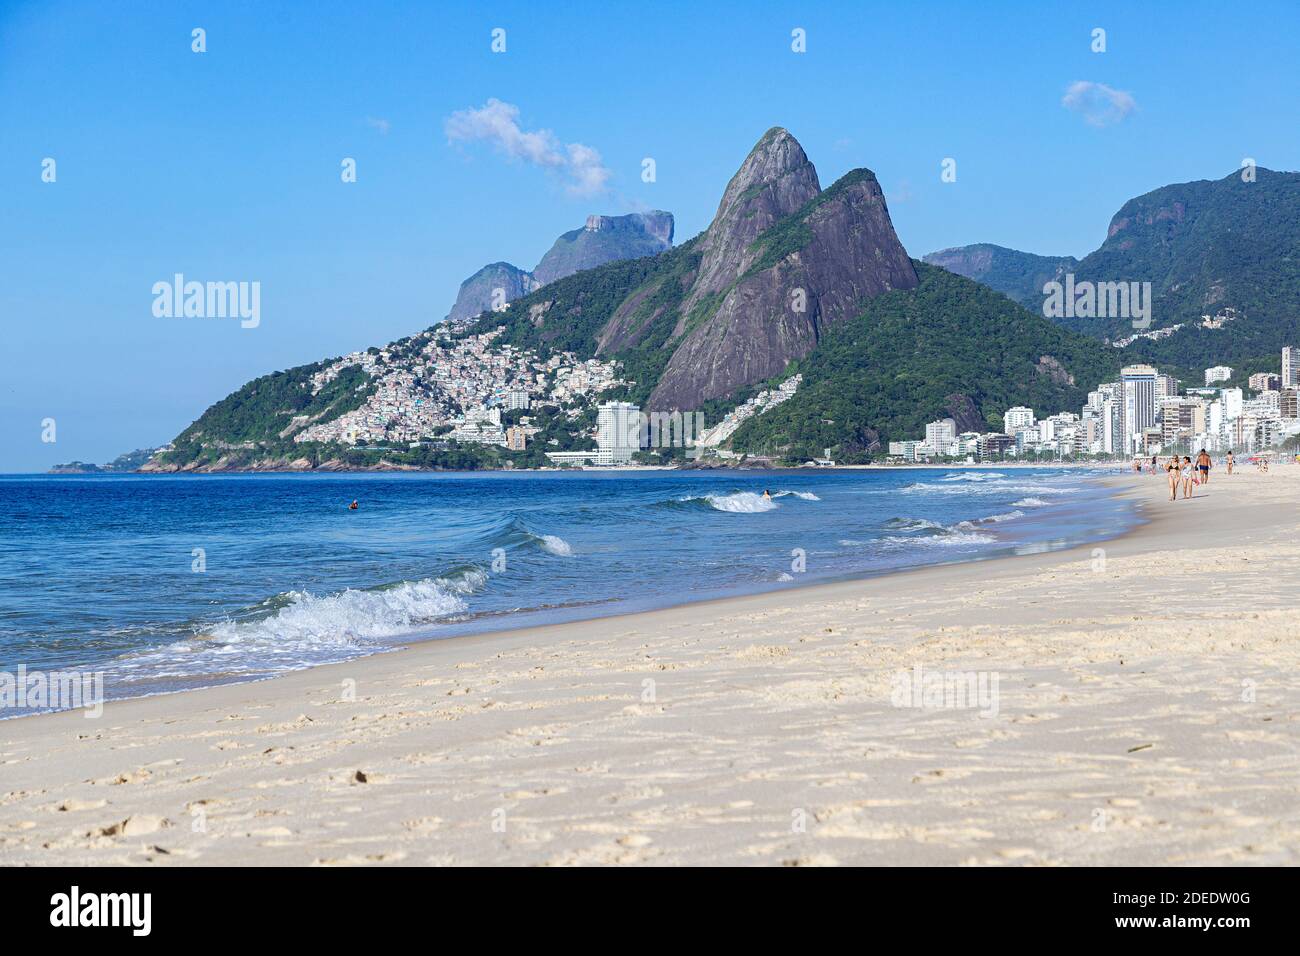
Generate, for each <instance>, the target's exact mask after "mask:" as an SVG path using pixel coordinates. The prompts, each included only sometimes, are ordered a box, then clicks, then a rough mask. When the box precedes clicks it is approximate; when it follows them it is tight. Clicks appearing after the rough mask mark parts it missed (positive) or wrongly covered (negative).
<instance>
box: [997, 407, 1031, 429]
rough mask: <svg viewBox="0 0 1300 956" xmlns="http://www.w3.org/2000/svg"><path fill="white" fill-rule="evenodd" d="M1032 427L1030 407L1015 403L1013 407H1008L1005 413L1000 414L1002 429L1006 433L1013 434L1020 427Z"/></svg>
mask: <svg viewBox="0 0 1300 956" xmlns="http://www.w3.org/2000/svg"><path fill="white" fill-rule="evenodd" d="M1033 427H1034V410H1033V409H1032V408H1025V406H1023V405H1017V406H1015V407H1014V408H1008V409H1007V411H1006V414H1005V415H1003V416H1002V430H1003V431H1004V432H1006V433H1007V434H1008V435H1014V434H1016V432H1018V431H1021V430H1022V429H1025V428H1033Z"/></svg>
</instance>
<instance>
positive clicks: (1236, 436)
mask: <svg viewBox="0 0 1300 956" xmlns="http://www.w3.org/2000/svg"><path fill="white" fill-rule="evenodd" d="M1231 377H1232V369H1230V368H1226V367H1224V366H1216V367H1214V368H1209V369H1206V370H1205V381H1206V385H1205V386H1204V387H1191V388H1187V389H1180V385H1179V382H1178V381H1177V380H1176V379H1174V378H1172V377H1171V376H1169V375H1164V374H1161V372H1160V371H1159V370H1158V369H1156V368H1153V367H1152V366H1150V365H1130V366H1128V367H1126V368H1124V369H1122V370H1121V371H1120V378H1119V381H1117V382H1106V383H1103V384H1101V385H1098V386H1097V389H1096V391H1092V392H1089V393H1088V401H1087V404H1085V405H1084V406H1083V408H1082V409H1081V410H1080V411H1079V412H1078V413H1075V412H1058V413H1056V414H1054V415H1049V416H1047V417H1046V418H1042V419H1039V418H1037V417H1036V415H1035V412H1034V410H1033V409H1032V408H1025V407H1015V408H1009V409H1007V411H1006V413H1005V414H1004V415H1003V431H1002V432H992V433H979V432H964V433H960V434H959V433H958V432H957V425H956V423H955V422H954V421H953V420H952V419H951V418H945V419H940V420H939V421H935V422H931V423H930V424H928V425H927V426H926V429H925V438H924V439H921V438H917V439H916V440H912V441H897V442H890V443H889V454H890V455H891V456H893V457H896V458H899V459H902V460H904V461H925V460H928V459H932V458H965V457H970V458H979V459H985V460H987V459H990V458H1002V457H1017V458H1038V457H1042V456H1049V457H1052V458H1065V457H1076V456H1082V455H1105V456H1114V457H1117V458H1130V457H1134V456H1142V455H1155V454H1169V453H1172V452H1179V453H1182V454H1195V452H1197V451H1199V450H1200V449H1202V448H1204V449H1206V450H1207V451H1210V452H1217V453H1222V452H1227V451H1236V452H1238V453H1243V452H1245V453H1250V452H1256V451H1262V450H1264V449H1267V448H1270V447H1273V446H1275V445H1279V444H1281V443H1282V442H1284V441H1285V440H1286V439H1287V438H1289V437H1291V436H1293V435H1298V434H1300V349H1297V348H1286V349H1284V350H1283V352H1282V375H1276V374H1272V373H1262V374H1260V375H1252V376H1251V377H1250V379H1249V381H1248V386H1249V391H1250V392H1252V393H1253V394H1251V395H1249V396H1248V395H1247V394H1246V391H1245V390H1243V389H1240V388H1226V387H1218V386H1217V383H1220V382H1226V381H1228V380H1229V379H1231Z"/></svg>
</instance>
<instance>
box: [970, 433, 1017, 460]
mask: <svg viewBox="0 0 1300 956" xmlns="http://www.w3.org/2000/svg"><path fill="white" fill-rule="evenodd" d="M1015 447H1016V440H1015V439H1014V438H1012V437H1011V436H1010V435H1004V434H1002V433H1001V432H989V433H988V434H985V435H981V436H980V440H979V452H980V459H981V460H983V461H989V460H991V459H994V458H1002V457H1004V456H1005V455H1006V454H1007V453H1008V452H1010V451H1012V450H1014V449H1015Z"/></svg>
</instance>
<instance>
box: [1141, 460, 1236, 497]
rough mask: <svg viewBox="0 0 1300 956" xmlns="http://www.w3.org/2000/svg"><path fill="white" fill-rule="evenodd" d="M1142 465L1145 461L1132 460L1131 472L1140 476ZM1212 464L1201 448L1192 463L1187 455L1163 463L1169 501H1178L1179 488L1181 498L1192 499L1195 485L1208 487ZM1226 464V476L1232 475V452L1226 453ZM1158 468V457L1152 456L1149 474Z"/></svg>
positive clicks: (1157, 470)
mask: <svg viewBox="0 0 1300 956" xmlns="http://www.w3.org/2000/svg"><path fill="white" fill-rule="evenodd" d="M1144 463H1145V460H1144V459H1142V458H1135V459H1133V470H1134V471H1135V472H1137V473H1138V474H1141V473H1142V471H1143V464H1144ZM1213 464H1214V462H1213V461H1212V460H1211V458H1210V453H1209V452H1207V451H1206V450H1205V449H1204V448H1202V449H1201V451H1200V454H1198V455H1197V456H1196V460H1195V461H1192V459H1191V457H1190V456H1188V455H1183V456H1182V457H1179V456H1178V455H1173V456H1171V457H1170V458H1169V459H1168V460H1166V461H1165V463H1164V472H1165V478H1166V479H1167V480H1168V482H1169V500H1170V501H1177V500H1178V491H1179V489H1180V488H1181V489H1182V492H1183V498H1184V499H1187V498H1190V497H1192V495H1193V493H1194V491H1195V488H1196V486H1197V485H1208V484H1209V483H1210V468H1211V467H1213ZM1226 464H1227V467H1228V474H1232V467H1233V464H1234V462H1233V459H1232V452H1228V456H1227V459H1226ZM1160 467H1161V466H1160V457H1159V456H1158V455H1152V456H1151V474H1153V475H1154V474H1157V473H1158V472H1159V471H1160Z"/></svg>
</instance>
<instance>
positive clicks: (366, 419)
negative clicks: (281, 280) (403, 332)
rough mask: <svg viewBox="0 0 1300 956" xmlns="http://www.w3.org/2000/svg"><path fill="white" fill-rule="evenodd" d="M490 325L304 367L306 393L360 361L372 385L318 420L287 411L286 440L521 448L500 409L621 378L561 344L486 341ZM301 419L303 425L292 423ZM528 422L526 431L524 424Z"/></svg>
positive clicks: (563, 399) (491, 335)
mask: <svg viewBox="0 0 1300 956" xmlns="http://www.w3.org/2000/svg"><path fill="white" fill-rule="evenodd" d="M500 334H501V330H500V329H495V330H493V331H491V332H487V333H484V334H482V335H471V336H468V337H465V338H456V337H454V336H453V335H451V334H449V333H447V332H445V331H440V330H432V331H429V332H425V333H422V334H421V335H417V336H414V337H413V338H411V339H408V340H406V342H404V343H402V344H401V346H400V347H397V348H395V347H394V346H390V347H388V348H385V349H374V350H371V351H367V352H353V353H351V354H350V355H345V356H344V357H343V358H341V359H339V360H338V361H336V362H333V363H331V364H330V365H329V366H328V367H326V368H325V369H323V370H321V371H319V372H317V373H316V374H315V375H313V376H312V380H311V388H312V393H313V394H316V393H317V392H319V391H320V390H321V389H322V388H324V387H325V386H326V385H328V384H329V383H330V382H332V381H333V380H334V379H336V378H337V377H338V376H339V374H340V373H342V372H343V371H345V370H346V369H348V368H351V367H353V366H360V367H361V369H362V370H363V371H364V372H365V374H366V376H367V381H366V382H365V383H363V384H362V385H361V386H359V387H361V388H367V387H371V386H373V390H372V391H371V392H370V394H369V395H368V396H367V397H366V400H365V403H364V404H363V405H362V406H361V407H360V408H357V409H354V410H352V411H350V412H346V413H345V414H343V415H340V416H339V417H338V418H335V419H333V420H331V421H328V422H320V423H317V424H309V423H307V422H306V421H303V420H297V419H296V420H295V426H294V427H300V428H301V430H300V431H298V432H297V434H295V435H294V441H296V442H308V441H318V442H338V443H340V444H344V445H356V444H358V443H365V444H367V445H375V444H379V445H384V444H396V443H406V444H412V443H417V442H421V441H424V440H426V439H429V438H432V437H435V436H438V437H442V438H444V439H452V440H454V441H459V442H471V443H481V444H493V445H502V446H506V447H512V448H515V449H516V450H519V449H522V448H523V447H524V444H525V442H526V439H527V437H528V435H529V434H530V430H529V429H528V428H526V427H524V428H517V429H514V430H511V429H505V428H503V427H502V422H501V414H502V412H503V411H511V410H515V409H527V408H529V407H530V406H531V405H532V404H533V403H538V402H546V403H548V404H554V405H559V406H565V405H569V404H572V403H574V402H580V401H582V400H583V399H585V398H588V397H592V396H595V395H597V394H599V393H600V392H602V391H605V390H606V389H609V388H612V387H614V386H616V385H619V384H623V383H622V382H621V380H620V379H619V378H618V374H617V366H616V363H613V362H602V361H600V360H599V359H588V360H586V361H580V360H579V359H577V358H576V357H574V356H573V355H572V354H570V353H567V352H564V353H558V354H556V355H552V356H550V357H549V358H547V359H545V360H542V359H540V358H539V357H538V356H537V355H536V353H534V352H532V351H531V350H521V349H518V348H515V347H514V346H511V345H507V344H499V343H497V342H496V341H495V340H496V339H497V338H498V336H499V335H500ZM303 425H306V427H301V426H303ZM534 431H535V430H534Z"/></svg>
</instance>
